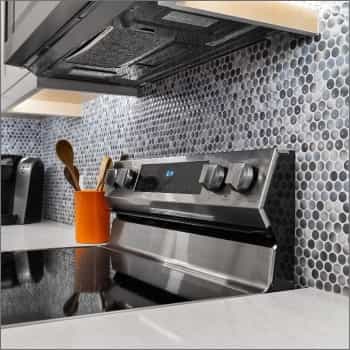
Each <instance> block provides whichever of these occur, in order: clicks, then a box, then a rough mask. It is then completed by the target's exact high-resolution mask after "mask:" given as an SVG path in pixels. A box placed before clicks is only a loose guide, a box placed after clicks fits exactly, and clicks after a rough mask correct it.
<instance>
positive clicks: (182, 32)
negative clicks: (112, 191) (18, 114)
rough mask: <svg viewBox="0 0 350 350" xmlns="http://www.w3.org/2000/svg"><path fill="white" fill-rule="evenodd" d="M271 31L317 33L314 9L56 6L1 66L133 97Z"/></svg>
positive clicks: (9, 48) (14, 44)
mask: <svg viewBox="0 0 350 350" xmlns="http://www.w3.org/2000/svg"><path fill="white" fill-rule="evenodd" d="M276 30H285V31H290V32H295V33H301V34H307V35H311V34H314V33H317V32H318V14H317V11H315V10H313V9H311V8H307V7H305V6H303V4H298V3H295V2H289V1H158V2H157V1H81V0H79V1H60V3H59V5H58V6H57V7H56V8H55V9H54V10H53V11H52V12H51V13H50V14H49V15H48V16H47V18H46V19H45V20H44V21H43V22H42V23H41V24H40V26H38V28H37V29H36V30H35V31H33V33H32V34H31V35H30V36H29V37H28V38H27V39H26V40H25V41H22V42H21V41H20V40H19V39H18V38H15V35H16V33H14V39H16V40H11V41H10V42H9V43H7V44H6V45H5V62H6V63H7V64H9V65H14V66H18V67H26V68H27V69H28V70H29V71H30V72H31V73H33V74H35V75H36V76H37V77H38V78H39V81H40V79H41V81H42V83H45V84H47V83H48V82H49V81H50V80H53V81H55V84H56V86H58V85H59V84H58V85H57V83H59V82H60V81H62V82H64V84H63V85H66V86H67V85H69V82H71V83H72V84H73V85H74V84H75V87H78V90H80V91H87V92H96V90H97V92H106V93H116V94H118V93H121V94H129V95H137V94H138V93H137V89H138V88H139V87H141V86H143V85H144V84H146V83H148V82H154V81H156V80H158V79H161V78H163V77H166V76H168V75H170V74H173V73H174V72H177V71H178V70H180V69H183V68H184V67H188V66H191V65H195V64H198V63H201V62H204V61H206V60H208V59H211V58H214V57H217V56H219V55H223V54H225V53H227V52H230V51H233V50H236V49H239V48H242V47H245V46H247V45H250V44H253V43H255V42H258V41H260V40H263V39H265V38H266V37H267V36H269V35H270V34H271V32H273V31H276ZM89 84H90V85H89ZM52 85H54V84H52ZM118 89H119V92H118Z"/></svg>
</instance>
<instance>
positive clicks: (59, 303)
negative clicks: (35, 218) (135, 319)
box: [1, 247, 240, 325]
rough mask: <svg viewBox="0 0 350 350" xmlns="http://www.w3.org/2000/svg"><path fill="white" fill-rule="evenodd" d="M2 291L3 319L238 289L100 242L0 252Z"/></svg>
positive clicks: (125, 306)
mask: <svg viewBox="0 0 350 350" xmlns="http://www.w3.org/2000/svg"><path fill="white" fill-rule="evenodd" d="M1 292H2V295H1V318H2V324H3V325H7V324H12V323H19V322H33V321H41V320H47V319H53V318H62V317H70V316H73V315H84V314H91V313H101V312H108V311H114V310H122V309H130V308H136V307H145V306H152V305H161V304H172V303H177V302H185V301H191V300H199V299H207V298H218V297H227V296H236V295H238V294H240V292H237V291H236V290H234V289H232V288H229V287H227V286H223V285H221V284H217V283H214V282H212V281H208V280H207V279H203V278H199V277H198V276H194V275H193V274H190V273H186V272H183V271H180V270H178V269H174V268H170V267H169V266H167V264H166V263H163V262H159V261H156V260H151V259H149V258H146V257H144V256H141V255H137V254H134V253H131V252H127V251H119V250H113V251H112V250H109V249H107V248H104V247H81V248H60V249H48V250H36V251H19V252H5V253H2V254H1Z"/></svg>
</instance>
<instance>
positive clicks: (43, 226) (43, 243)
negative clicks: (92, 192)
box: [1, 221, 83, 252]
mask: <svg viewBox="0 0 350 350" xmlns="http://www.w3.org/2000/svg"><path fill="white" fill-rule="evenodd" d="M75 246H83V244H78V243H76V242H75V233H74V226H72V225H67V224H62V223H59V222H55V221H42V222H39V223H35V224H28V225H9V226H1V251H3V252H4V251H14V250H34V249H48V248H61V247H75Z"/></svg>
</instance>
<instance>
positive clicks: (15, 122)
mask: <svg viewBox="0 0 350 350" xmlns="http://www.w3.org/2000/svg"><path fill="white" fill-rule="evenodd" d="M1 153H2V154H18V155H26V156H33V157H40V155H41V121H40V120H36V119H19V118H1Z"/></svg>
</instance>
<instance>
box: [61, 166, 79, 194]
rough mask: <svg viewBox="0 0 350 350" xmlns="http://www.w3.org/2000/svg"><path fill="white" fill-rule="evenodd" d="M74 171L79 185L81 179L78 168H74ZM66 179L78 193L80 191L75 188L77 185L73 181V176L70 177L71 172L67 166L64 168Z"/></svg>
mask: <svg viewBox="0 0 350 350" xmlns="http://www.w3.org/2000/svg"><path fill="white" fill-rule="evenodd" d="M73 169H74V173H75V177H76V179H77V180H78V183H79V178H80V174H79V170H78V168H77V167H76V166H74V167H73ZM64 177H65V178H66V180H67V181H68V182H69V183H70V184H71V186H72V187H73V188H74V189H75V190H76V191H79V189H78V188H76V187H75V183H74V181H73V179H72V176H71V175H70V172H69V170H68V168H67V167H66V166H65V167H64Z"/></svg>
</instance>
